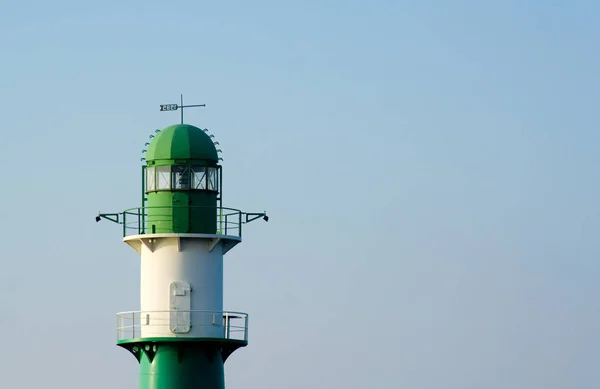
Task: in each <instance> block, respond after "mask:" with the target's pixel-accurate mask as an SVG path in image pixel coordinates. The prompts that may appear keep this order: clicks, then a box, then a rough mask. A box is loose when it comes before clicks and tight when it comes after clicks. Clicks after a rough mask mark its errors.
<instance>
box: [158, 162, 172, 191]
mask: <svg viewBox="0 0 600 389" xmlns="http://www.w3.org/2000/svg"><path fill="white" fill-rule="evenodd" d="M156 184H157V185H156V189H158V190H161V189H171V170H170V166H157V167H156Z"/></svg>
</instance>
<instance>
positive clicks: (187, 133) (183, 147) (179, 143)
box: [146, 124, 219, 162]
mask: <svg viewBox="0 0 600 389" xmlns="http://www.w3.org/2000/svg"><path fill="white" fill-rule="evenodd" d="M176 159H178V160H182V159H185V160H208V161H214V162H218V159H219V156H218V155H217V149H216V148H215V145H214V144H213V141H212V139H211V138H210V137H209V136H208V135H207V134H206V133H205V132H204V131H202V130H201V129H200V128H198V127H194V126H191V125H189V124H176V125H173V126H169V127H167V128H165V129H163V130H161V131H160V132H159V133H158V134H156V136H155V137H154V138H153V139H152V142H150V146H148V152H147V153H146V161H157V160H176Z"/></svg>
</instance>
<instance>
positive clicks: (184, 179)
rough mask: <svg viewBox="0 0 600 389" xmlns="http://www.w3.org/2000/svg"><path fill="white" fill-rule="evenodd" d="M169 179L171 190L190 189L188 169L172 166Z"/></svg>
mask: <svg viewBox="0 0 600 389" xmlns="http://www.w3.org/2000/svg"><path fill="white" fill-rule="evenodd" d="M171 177H172V178H173V182H172V188H173V189H184V190H185V189H190V169H189V168H188V167H187V166H173V167H172V168H171Z"/></svg>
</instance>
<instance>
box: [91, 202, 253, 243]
mask: <svg viewBox="0 0 600 389" xmlns="http://www.w3.org/2000/svg"><path fill="white" fill-rule="evenodd" d="M178 209H188V210H189V211H190V213H193V212H194V211H200V212H203V211H204V210H207V211H208V212H211V211H212V210H213V209H214V210H215V212H216V215H215V216H216V225H215V232H216V234H217V235H227V236H235V237H238V238H241V237H242V224H244V221H243V220H242V214H243V212H242V211H240V210H239V209H235V208H226V207H214V206H198V205H196V206H194V205H189V206H176V205H175V206H173V205H168V206H148V207H136V208H128V209H126V210H124V211H123V212H120V213H118V214H100V216H99V217H103V218H105V219H107V220H110V221H112V222H115V223H118V224H121V225H122V226H123V237H127V236H130V235H144V234H152V233H161V232H171V231H172V227H166V226H163V227H160V224H161V223H165V224H166V225H168V224H170V223H172V222H173V220H174V217H173V210H178ZM161 211H164V212H161ZM157 226H158V227H157ZM162 230H164V231H162Z"/></svg>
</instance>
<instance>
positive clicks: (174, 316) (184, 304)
mask: <svg viewBox="0 0 600 389" xmlns="http://www.w3.org/2000/svg"><path fill="white" fill-rule="evenodd" d="M191 291H192V288H191V287H190V284H188V283H187V282H185V281H175V282H171V285H170V286H169V311H170V318H169V328H170V329H171V332H172V333H174V334H185V333H187V332H189V331H190V328H191V325H192V323H191V320H190V309H191V306H192V304H191V301H190V300H191Z"/></svg>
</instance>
